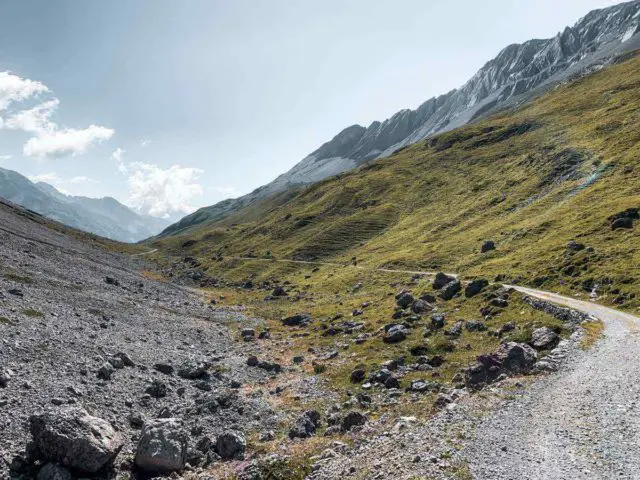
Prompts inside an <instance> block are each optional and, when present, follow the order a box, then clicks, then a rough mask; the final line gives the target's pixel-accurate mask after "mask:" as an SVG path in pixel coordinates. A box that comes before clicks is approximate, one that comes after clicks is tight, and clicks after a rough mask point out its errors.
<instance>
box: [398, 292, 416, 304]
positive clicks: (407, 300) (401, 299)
mask: <svg viewBox="0 0 640 480" xmlns="http://www.w3.org/2000/svg"><path fill="white" fill-rule="evenodd" d="M414 300H415V299H414V298H413V295H411V294H410V293H409V292H400V293H399V294H397V295H396V304H397V305H398V306H399V307H400V308H407V307H408V306H409V305H411V304H412V303H413V301H414Z"/></svg>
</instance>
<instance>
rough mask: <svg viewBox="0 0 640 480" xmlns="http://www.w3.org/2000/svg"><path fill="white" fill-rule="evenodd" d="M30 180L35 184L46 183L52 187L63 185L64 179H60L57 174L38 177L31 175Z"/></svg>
mask: <svg viewBox="0 0 640 480" xmlns="http://www.w3.org/2000/svg"><path fill="white" fill-rule="evenodd" d="M29 180H31V181H32V182H33V183H38V182H45V183H50V184H51V185H54V186H55V184H57V183H62V178H60V176H59V175H58V174H57V173H55V172H49V173H40V174H38V175H29Z"/></svg>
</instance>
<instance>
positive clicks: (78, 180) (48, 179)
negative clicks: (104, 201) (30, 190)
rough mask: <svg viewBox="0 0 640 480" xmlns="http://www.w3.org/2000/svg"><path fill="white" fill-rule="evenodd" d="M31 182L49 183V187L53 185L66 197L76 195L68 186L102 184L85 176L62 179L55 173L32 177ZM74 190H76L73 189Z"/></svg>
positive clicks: (30, 177)
mask: <svg viewBox="0 0 640 480" xmlns="http://www.w3.org/2000/svg"><path fill="white" fill-rule="evenodd" d="M29 180H31V181H32V182H33V183H38V182H44V183H48V184H49V185H52V186H53V187H55V189H56V190H58V191H59V192H60V193H64V194H65V195H73V194H74V193H72V192H70V191H69V190H68V189H67V186H69V185H82V184H88V183H100V182H98V181H96V180H94V179H92V178H89V177H86V176H84V175H78V176H75V177H72V178H69V179H66V178H62V177H61V176H60V175H58V174H57V173H55V172H48V173H40V174H38V175H30V176H29ZM72 190H74V189H73V188H72Z"/></svg>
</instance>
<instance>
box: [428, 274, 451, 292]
mask: <svg viewBox="0 0 640 480" xmlns="http://www.w3.org/2000/svg"><path fill="white" fill-rule="evenodd" d="M454 280H455V277H452V276H451V275H447V274H446V273H442V272H438V273H436V276H435V278H434V279H433V288H434V289H435V290H440V289H441V288H442V287H444V286H445V285H446V284H447V283H451V282H453V281H454Z"/></svg>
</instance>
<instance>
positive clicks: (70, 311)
mask: <svg viewBox="0 0 640 480" xmlns="http://www.w3.org/2000/svg"><path fill="white" fill-rule="evenodd" d="M16 212H18V213H19V215H18V214H16ZM36 220H37V218H36ZM142 266H143V265H142V259H133V258H132V257H131V256H128V255H120V254H115V253H109V252H107V251H105V250H103V249H101V248H96V247H92V246H90V245H89V244H87V243H86V242H84V241H80V240H76V239H74V238H71V237H69V236H66V235H63V234H60V233H57V232H55V231H53V230H50V229H49V228H47V227H45V226H43V225H41V224H40V223H38V222H37V221H33V219H31V218H29V215H28V214H25V212H24V211H21V210H15V209H13V208H11V207H9V206H7V205H5V204H2V205H0V478H10V477H13V478H34V477H35V475H36V472H37V469H38V467H39V465H41V464H42V463H43V462H42V461H40V462H36V463H35V465H34V464H33V460H32V459H31V458H29V455H31V453H30V451H29V450H30V447H28V445H27V444H28V442H29V439H30V432H29V425H30V423H33V421H32V422H30V421H29V419H30V416H32V415H34V414H37V413H43V412H54V413H60V412H67V411H69V409H75V408H82V409H84V410H86V411H87V412H88V413H89V414H91V415H92V416H95V417H99V418H101V419H104V420H106V422H108V424H110V427H109V426H107V427H105V428H111V427H113V428H114V429H115V435H117V436H118V438H120V439H121V440H120V441H121V443H122V445H123V446H122V449H121V450H120V452H119V454H118V455H117V457H116V460H115V467H114V468H112V469H110V470H109V469H103V470H104V471H102V470H101V473H100V474H99V476H102V477H109V478H115V477H118V478H129V477H130V476H131V475H133V472H134V470H135V468H133V458H134V454H135V449H136V445H137V442H138V439H139V437H140V435H141V432H140V428H141V425H142V424H143V423H144V422H145V420H147V419H159V418H160V419H161V418H167V417H173V418H177V419H179V421H180V422H182V425H181V428H182V430H183V431H185V432H187V433H188V438H187V439H186V441H187V443H188V450H187V449H184V451H182V448H183V445H180V449H181V450H180V451H179V452H178V457H183V460H184V458H186V459H187V461H188V462H190V463H191V465H192V466H193V468H192V469H191V471H192V472H197V471H203V470H202V468H201V467H198V466H206V465H210V464H212V463H213V464H215V462H217V461H219V458H220V457H219V453H220V452H219V450H220V449H219V448H218V447H217V446H216V439H217V438H218V437H219V436H220V435H222V434H223V433H225V432H231V433H232V434H235V433H236V432H237V433H238V434H239V435H238V438H237V439H233V438H232V442H231V443H234V441H235V440H239V441H238V442H236V443H238V445H235V444H234V445H235V446H236V447H237V451H233V452H232V455H233V456H235V457H236V458H240V457H241V456H242V452H241V451H240V450H241V449H242V445H241V444H242V443H243V442H242V434H243V433H245V432H252V431H256V432H260V431H265V430H273V429H277V428H278V425H279V423H280V421H281V420H282V418H281V416H280V415H279V414H278V413H277V412H275V411H274V410H273V409H272V408H271V407H270V405H269V403H268V402H267V401H266V399H265V398H263V395H262V394H263V393H265V394H266V395H268V392H263V388H262V386H263V385H265V384H266V383H267V382H268V380H269V377H270V374H269V373H268V372H266V371H265V370H263V369H259V368H251V367H248V366H247V365H246V358H247V352H248V351H251V348H252V347H251V346H248V345H247V344H240V343H242V342H240V343H238V342H235V343H234V340H233V339H232V336H231V334H230V332H229V328H228V327H229V326H230V325H235V324H236V323H237V322H239V321H242V322H244V323H245V324H246V322H250V320H248V319H246V318H244V317H243V316H242V315H241V314H240V313H237V312H233V311H221V310H214V309H213V307H212V306H211V305H209V304H208V303H206V301H205V299H204V298H203V297H202V296H201V295H199V294H198V293H194V292H191V291H189V290H187V289H185V288H183V287H178V286H175V285H172V284H168V283H160V282H157V281H153V280H150V279H148V278H144V277H142V276H141V275H140V273H139V272H140V270H141V268H142ZM163 372H164V373H163ZM71 411H74V410H71ZM58 420H59V419H58ZM32 428H33V425H32ZM165 433H166V432H165ZM68 434H69V432H63V434H61V435H62V436H65V435H67V436H68ZM45 440H46V441H49V440H50V439H49V440H47V439H45ZM45 443H46V442H45ZM116 443H117V442H116ZM178 443H180V442H178ZM196 446H197V447H198V448H196ZM116 447H117V445H116ZM83 448H84V447H83ZM31 450H33V449H31ZM199 469H200V470H199ZM47 475H48V476H47ZM56 475H62V474H60V472H58V473H55V472H53V473H52V472H49V473H48V474H47V473H46V472H45V473H41V476H39V477H38V478H45V479H46V478H50V479H54V478H67V477H66V476H65V475H66V473H65V474H64V475H63V476H56ZM203 475H204V474H203Z"/></svg>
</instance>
